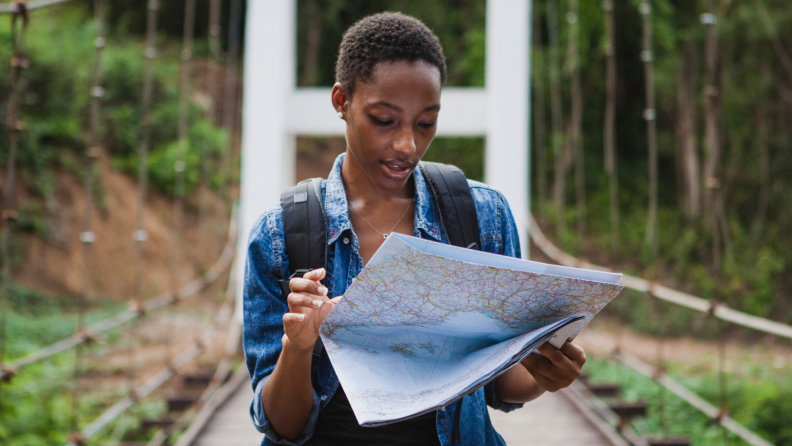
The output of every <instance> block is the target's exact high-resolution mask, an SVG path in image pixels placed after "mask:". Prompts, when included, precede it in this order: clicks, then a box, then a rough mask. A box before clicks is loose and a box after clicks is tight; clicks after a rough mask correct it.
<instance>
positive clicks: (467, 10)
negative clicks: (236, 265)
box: [297, 0, 485, 86]
mask: <svg viewBox="0 0 792 446" xmlns="http://www.w3.org/2000/svg"><path fill="white" fill-rule="evenodd" d="M484 10H485V4H484V2H483V1H466V0H445V1H433V2H425V1H415V0H373V1H372V0H299V1H298V2H297V20H298V21H297V72H298V73H300V75H299V85H301V86H313V85H321V86H332V85H333V83H335V68H334V67H335V59H336V56H337V55H338V46H339V45H340V44H341V37H342V36H343V33H344V31H346V30H347V28H349V27H350V26H351V25H352V24H354V23H355V22H357V21H358V20H360V19H362V18H363V17H366V16H368V15H371V14H375V13H378V12H382V11H399V12H403V13H405V14H409V15H411V16H413V17H416V18H418V19H420V20H421V21H423V22H424V23H425V24H426V25H427V26H428V27H429V28H430V29H432V31H434V33H435V34H437V37H438V38H439V39H440V43H441V44H442V45H443V51H444V53H445V56H446V59H447V63H448V85H449V86H484V48H485V33H484V22H485V20H484ZM310 26H319V27H320V35H321V39H320V41H319V43H318V48H317V50H316V51H315V52H314V53H311V54H307V48H308V27H310ZM311 66H313V67H315V71H311V72H308V71H307V70H308V67H311Z"/></svg>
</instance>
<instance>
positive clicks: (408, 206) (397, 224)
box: [347, 195, 412, 240]
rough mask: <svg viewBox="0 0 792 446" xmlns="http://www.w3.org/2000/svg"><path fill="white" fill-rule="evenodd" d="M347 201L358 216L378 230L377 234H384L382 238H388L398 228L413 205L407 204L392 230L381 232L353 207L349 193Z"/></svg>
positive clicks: (375, 230)
mask: <svg viewBox="0 0 792 446" xmlns="http://www.w3.org/2000/svg"><path fill="white" fill-rule="evenodd" d="M347 203H349V209H351V210H352V212H354V213H355V215H357V216H358V217H360V218H361V219H362V220H363V221H365V222H366V224H367V225H369V227H371V229H373V230H374V232H376V233H377V234H379V235H381V236H382V238H383V239H384V240H387V238H388V236H389V235H391V233H392V232H393V230H394V229H396V226H399V223H401V221H402V220H403V219H404V216H405V215H407V211H409V210H410V207H411V206H412V202H410V204H408V205H407V209H405V210H404V213H403V214H402V216H401V217H400V218H399V221H397V222H396V224H395V225H393V227H392V228H391V230H390V231H388V232H385V233H382V232H379V231H377V228H375V227H374V226H373V225H372V224H371V223H369V221H368V220H366V219H365V218H363V216H362V215H360V214H358V211H356V210H355V208H353V207H352V202H351V201H350V200H349V196H348V195H347Z"/></svg>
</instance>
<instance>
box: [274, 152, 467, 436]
mask: <svg viewBox="0 0 792 446" xmlns="http://www.w3.org/2000/svg"><path fill="white" fill-rule="evenodd" d="M418 168H419V169H421V172H422V173H423V176H424V178H425V179H426V183H427V187H428V189H429V193H430V194H432V197H433V198H434V202H435V203H436V205H437V209H438V210H439V211H440V212H439V217H440V221H441V222H442V224H443V227H444V228H445V231H446V235H447V236H448V241H449V243H450V244H452V245H455V246H460V247H463V248H468V249H475V250H481V235H480V234H479V226H478V215H477V214H476V203H475V202H474V201H473V195H472V194H471V192H470V186H469V185H468V182H467V179H466V178H465V174H464V173H463V172H462V171H461V170H460V169H459V168H458V167H456V166H452V165H450V164H442V163H432V162H423V161H422V162H420V163H419V164H418ZM323 203H324V200H323V199H322V179H321V178H312V179H310V180H305V181H302V182H300V183H299V184H297V185H296V186H294V187H290V188H288V189H286V190H285V191H284V192H283V193H282V194H281V208H282V209H283V229H284V234H285V237H284V239H285V243H286V255H287V256H288V258H289V277H288V278H282V279H281V280H279V283H280V287H281V292H283V296H284V298H285V297H286V296H288V295H289V293H290V292H291V290H290V288H289V280H291V279H292V278H294V277H302V276H303V275H304V274H305V273H307V272H308V271H311V270H312V269H315V268H322V267H324V266H325V264H326V263H327V224H326V219H325V213H324V206H323ZM328 297H332V296H328ZM323 351H324V344H323V343H322V339H321V338H319V339H317V340H316V344H314V349H313V356H312V357H311V367H312V368H313V367H315V366H317V365H318V364H319V360H320V359H321V358H322V353H323ZM463 398H464V397H463ZM461 413H462V409H461V401H460V408H459V409H457V411H456V417H455V418H454V430H453V434H452V442H453V443H460V442H461V436H460V429H459V422H460V414H461Z"/></svg>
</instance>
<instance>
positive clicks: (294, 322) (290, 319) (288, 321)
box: [283, 313, 306, 335]
mask: <svg viewBox="0 0 792 446" xmlns="http://www.w3.org/2000/svg"><path fill="white" fill-rule="evenodd" d="M305 319H306V315H304V314H299V313H286V314H284V315H283V331H284V333H286V334H287V335H288V334H289V333H294V332H299V331H301V330H300V327H301V326H302V325H303V323H304V322H305Z"/></svg>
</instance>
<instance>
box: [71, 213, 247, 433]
mask: <svg viewBox="0 0 792 446" xmlns="http://www.w3.org/2000/svg"><path fill="white" fill-rule="evenodd" d="M237 218H238V209H237V207H236V206H233V207H232V211H231V220H230V224H229V226H228V239H229V241H230V243H229V244H228V245H227V246H226V250H224V255H225V254H226V253H228V254H229V255H228V256H227V257H228V258H229V259H231V258H233V257H234V248H235V246H236V243H235V242H236V239H237V236H238V228H237V221H238V220H237ZM232 272H233V271H232ZM218 274H219V272H218ZM232 278H233V276H229V280H232ZM233 291H234V289H233V287H232V286H229V288H228V291H227V293H226V299H225V301H224V303H223V305H222V307H221V308H220V311H218V312H217V313H216V315H215V318H214V320H213V321H212V323H211V324H210V326H209V327H208V328H207V329H205V330H204V331H203V333H202V334H201V335H200V336H198V337H197V338H196V340H195V341H194V342H193V343H191V344H190V345H189V346H188V347H187V348H185V349H184V350H182V351H181V352H180V353H179V354H178V355H175V356H174V357H173V360H172V361H171V362H170V364H169V365H168V366H166V367H163V368H162V369H161V370H160V371H159V372H158V373H157V374H155V375H154V376H152V377H151V378H149V379H148V380H146V382H144V383H143V384H140V385H139V386H137V387H136V388H135V389H134V391H133V392H129V393H128V394H127V395H126V396H124V397H123V398H121V399H120V400H119V401H118V402H116V403H115V404H113V405H112V406H110V407H109V408H108V409H107V410H105V411H104V412H103V413H102V414H101V415H100V416H99V417H97V418H96V419H95V420H94V421H92V422H91V423H90V424H89V425H88V426H86V427H84V428H83V429H82V431H81V434H82V437H83V438H84V439H86V440H87V439H90V438H92V437H93V436H94V435H96V434H98V433H99V432H101V431H102V430H103V429H104V428H106V427H107V426H108V425H109V424H110V423H112V422H113V420H115V419H116V418H118V417H119V416H120V415H121V414H123V413H125V412H126V411H127V410H128V409H129V408H130V407H132V406H134V405H135V403H136V402H137V401H138V400H139V399H140V398H144V397H146V396H148V395H150V394H151V393H152V392H153V391H154V390H156V389H157V388H159V387H160V386H162V385H163V384H165V383H166V382H167V381H168V380H169V379H170V378H171V377H173V376H174V375H175V374H176V373H177V372H178V370H179V369H180V368H181V367H183V366H184V365H186V364H187V363H189V362H190V361H192V360H193V359H195V357H196V356H198V355H199V354H200V353H201V352H203V351H204V350H205V349H206V348H207V347H208V346H209V345H210V344H211V342H212V341H213V340H214V339H215V338H216V337H217V335H218V334H219V333H220V330H221V327H222V326H224V325H225V324H226V323H228V322H229V321H230V320H231V319H232V317H233V303H234V293H233ZM68 445H69V446H79V445H78V444H77V443H75V442H73V441H70V442H69V443H68Z"/></svg>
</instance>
